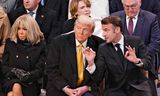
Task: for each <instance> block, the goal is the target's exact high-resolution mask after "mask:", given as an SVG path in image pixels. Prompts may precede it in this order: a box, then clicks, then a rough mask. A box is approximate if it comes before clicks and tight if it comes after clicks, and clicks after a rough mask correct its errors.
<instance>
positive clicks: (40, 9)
mask: <svg viewBox="0 0 160 96" xmlns="http://www.w3.org/2000/svg"><path fill="white" fill-rule="evenodd" d="M45 14H47V13H45ZM45 14H44V12H43V7H42V6H41V5H39V7H38V9H37V13H36V18H35V19H36V21H37V23H38V25H39V26H41V25H42V23H43V21H44V20H45Z"/></svg>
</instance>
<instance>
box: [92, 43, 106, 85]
mask: <svg viewBox="0 0 160 96" xmlns="http://www.w3.org/2000/svg"><path fill="white" fill-rule="evenodd" d="M104 53H105V52H104V49H103V48H102V47H101V46H100V47H99V49H98V53H97V60H96V63H95V64H96V70H95V72H94V73H93V74H92V77H93V78H92V79H93V80H95V82H96V83H98V84H100V82H101V81H102V80H103V78H104V75H105V76H106V78H107V76H108V75H107V74H108V70H107V67H106V64H105V63H106V60H105V56H104V55H105V54H104Z"/></svg>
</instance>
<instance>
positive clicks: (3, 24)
mask: <svg viewBox="0 0 160 96" xmlns="http://www.w3.org/2000/svg"><path fill="white" fill-rule="evenodd" d="M10 30H11V26H10V22H9V19H8V16H7V14H6V13H5V11H4V9H3V8H2V7H1V6H0V61H2V54H3V51H4V45H5V42H6V39H7V38H8V35H9V33H10Z"/></svg>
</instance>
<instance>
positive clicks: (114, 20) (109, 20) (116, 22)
mask: <svg viewBox="0 0 160 96" xmlns="http://www.w3.org/2000/svg"><path fill="white" fill-rule="evenodd" d="M101 24H102V25H103V24H112V25H113V26H115V27H120V31H121V32H122V21H121V18H120V17H118V16H108V17H105V18H104V19H102V21H101Z"/></svg>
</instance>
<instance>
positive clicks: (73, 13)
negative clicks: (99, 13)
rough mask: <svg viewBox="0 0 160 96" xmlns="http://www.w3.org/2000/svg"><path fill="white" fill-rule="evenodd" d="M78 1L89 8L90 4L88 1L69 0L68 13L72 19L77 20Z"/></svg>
mask: <svg viewBox="0 0 160 96" xmlns="http://www.w3.org/2000/svg"><path fill="white" fill-rule="evenodd" d="M80 1H83V2H84V3H85V4H86V6H87V7H91V3H90V1H89V0H71V3H70V13H71V16H72V18H77V11H78V3H79V2H80Z"/></svg>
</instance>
